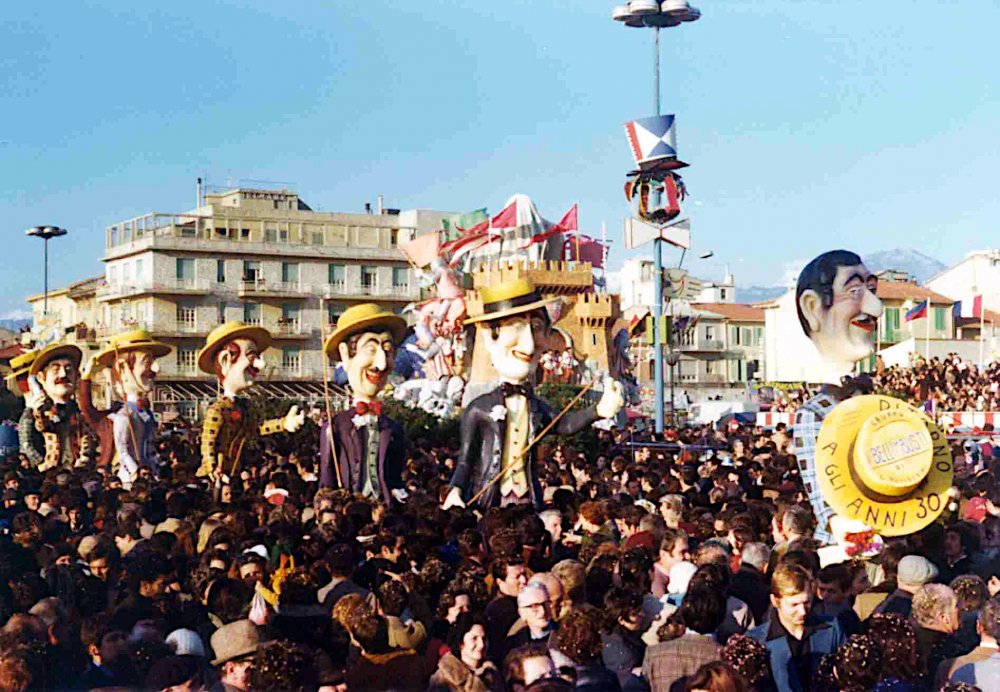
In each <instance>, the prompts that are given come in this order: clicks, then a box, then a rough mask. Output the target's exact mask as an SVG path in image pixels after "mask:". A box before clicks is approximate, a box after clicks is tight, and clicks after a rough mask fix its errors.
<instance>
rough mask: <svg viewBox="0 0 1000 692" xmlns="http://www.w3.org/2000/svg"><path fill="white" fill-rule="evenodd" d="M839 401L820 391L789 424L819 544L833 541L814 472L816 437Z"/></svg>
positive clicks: (828, 514) (827, 511)
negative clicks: (791, 425) (793, 423)
mask: <svg viewBox="0 0 1000 692" xmlns="http://www.w3.org/2000/svg"><path fill="white" fill-rule="evenodd" d="M839 403H840V399H839V398H837V397H836V396H834V395H833V393H832V392H829V391H822V392H820V393H819V394H817V395H816V396H814V397H813V398H811V399H809V401H807V402H806V403H804V404H803V405H802V406H801V407H800V408H799V409H798V410H797V411H796V412H795V425H794V427H793V433H794V438H793V439H792V447H793V450H794V452H795V458H796V460H797V461H798V464H799V475H800V476H801V478H802V484H803V486H805V490H806V495H808V497H809V504H810V505H811V506H812V510H813V514H815V515H816V532H815V534H814V536H815V538H816V540H818V541H819V542H820V543H823V544H830V543H833V542H834V540H833V534H831V533H830V532H829V531H828V530H827V527H828V525H829V523H830V517H832V516H833V508H831V507H830V505H828V504H827V503H826V500H824V499H823V493H822V492H820V489H819V478H818V476H817V475H816V439H817V438H818V437H819V431H820V428H822V427H823V420H824V419H825V418H826V417H827V415H828V414H829V413H830V411H832V410H833V409H834V407H836V406H837V404H839Z"/></svg>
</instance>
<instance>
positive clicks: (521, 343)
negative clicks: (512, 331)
mask: <svg viewBox="0 0 1000 692" xmlns="http://www.w3.org/2000/svg"><path fill="white" fill-rule="evenodd" d="M517 350H518V351H520V352H521V353H524V354H527V355H529V356H532V355H534V354H535V336H534V334H532V333H531V322H528V321H527V320H525V321H524V322H523V323H522V325H521V331H520V333H519V334H518V335H517Z"/></svg>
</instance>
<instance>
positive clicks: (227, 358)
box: [215, 347, 233, 373]
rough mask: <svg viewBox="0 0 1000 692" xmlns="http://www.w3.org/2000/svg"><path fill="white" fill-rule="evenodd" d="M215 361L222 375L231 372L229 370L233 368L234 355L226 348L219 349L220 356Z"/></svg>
mask: <svg viewBox="0 0 1000 692" xmlns="http://www.w3.org/2000/svg"><path fill="white" fill-rule="evenodd" d="M215 361H216V362H217V363H218V364H219V370H220V371H221V372H222V373H226V372H228V371H229V368H231V367H232V366H233V353H232V351H230V350H229V349H228V348H226V347H222V348H221V349H219V355H217V356H216V357H215Z"/></svg>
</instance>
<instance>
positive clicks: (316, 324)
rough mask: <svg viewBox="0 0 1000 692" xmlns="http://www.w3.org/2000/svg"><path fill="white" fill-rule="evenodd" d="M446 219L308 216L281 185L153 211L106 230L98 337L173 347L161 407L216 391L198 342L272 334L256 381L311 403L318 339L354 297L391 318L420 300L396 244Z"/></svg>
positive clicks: (319, 366) (318, 373)
mask: <svg viewBox="0 0 1000 692" xmlns="http://www.w3.org/2000/svg"><path fill="white" fill-rule="evenodd" d="M445 215H447V212H435V211H428V210H407V211H399V210H393V209H389V210H381V209H379V210H377V211H375V212H373V213H360V214H353V213H340V212H320V211H313V210H312V209H310V207H309V206H308V205H307V204H306V203H305V202H303V201H302V200H301V199H299V197H298V195H297V194H296V193H295V192H292V191H289V190H260V189H245V188H240V189H233V190H227V191H225V192H220V193H217V194H208V195H206V196H205V198H204V202H203V203H202V204H201V206H199V207H198V208H197V209H195V210H194V211H190V212H185V213H180V214H161V213H151V214H146V215H145V216H141V217H137V218H134V219H129V220H127V221H123V222H121V223H117V224H114V225H112V226H110V227H108V228H107V230H106V235H105V253H104V257H103V261H104V262H105V269H106V271H105V277H104V282H103V284H102V285H101V286H100V287H99V288H97V291H96V294H97V295H96V300H97V304H98V309H97V337H98V338H99V339H105V338H107V337H108V336H110V335H111V334H114V333H116V332H118V331H121V330H123V329H129V328H137V327H144V328H146V329H148V330H149V331H150V332H152V334H153V335H154V336H156V337H157V338H159V339H162V340H165V341H167V342H168V343H170V344H171V345H173V346H174V347H175V351H174V352H173V353H171V354H170V355H168V356H166V357H165V358H163V359H162V361H161V366H162V372H161V375H160V378H159V381H160V384H161V386H160V387H158V389H157V393H158V397H157V398H158V399H159V403H161V404H165V405H176V407H177V408H178V409H179V410H182V411H183V410H184V409H188V410H187V411H186V412H187V413H191V411H190V408H191V407H192V402H195V401H204V400H207V399H210V398H211V397H212V396H213V395H214V386H212V383H211V382H210V380H209V378H207V377H206V376H205V375H204V374H203V373H201V372H199V371H198V369H197V365H196V359H197V353H198V350H199V349H200V348H201V346H202V344H203V343H204V340H205V336H206V335H207V334H208V333H209V332H210V331H211V330H212V329H214V328H215V327H216V326H218V325H220V324H222V323H224V322H227V321H231V320H240V321H243V322H247V323H250V324H258V325H261V326H263V327H265V328H267V329H268V330H269V331H270V332H271V333H272V334H273V335H274V342H273V344H272V346H271V348H270V349H268V351H267V352H266V353H265V354H264V359H265V362H266V367H265V369H264V371H263V372H262V375H261V378H260V386H261V387H263V388H264V389H265V391H267V390H271V393H272V394H273V395H275V396H290V397H307V398H311V397H315V396H316V395H317V394H318V393H321V389H318V388H317V385H318V383H320V382H321V381H322V376H323V357H322V335H323V334H324V333H329V331H330V329H331V328H332V325H334V324H335V323H336V321H337V318H338V317H339V316H340V314H341V313H342V312H343V311H344V310H345V309H346V308H347V307H349V306H350V305H352V304H355V303H359V302H369V301H374V302H378V303H380V304H382V305H384V306H386V307H387V308H390V309H391V310H393V311H395V312H397V313H399V312H402V310H403V308H404V307H405V306H406V305H407V304H408V303H411V302H414V301H418V300H419V299H420V297H421V290H420V286H419V285H418V282H417V279H416V277H415V276H414V272H413V270H412V269H411V267H410V266H409V265H408V264H407V261H406V259H405V258H404V257H403V255H402V253H401V252H400V251H399V249H398V248H397V242H398V241H399V240H400V239H401V238H404V239H405V238H407V237H409V236H411V235H413V234H415V233H419V232H422V231H426V230H430V229H433V228H440V225H441V218H443V217H444V216H445Z"/></svg>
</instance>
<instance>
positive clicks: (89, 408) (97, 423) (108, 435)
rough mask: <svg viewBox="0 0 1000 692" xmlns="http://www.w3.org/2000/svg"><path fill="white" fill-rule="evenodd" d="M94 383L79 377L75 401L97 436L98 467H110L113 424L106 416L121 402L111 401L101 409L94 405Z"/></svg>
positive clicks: (112, 447)
mask: <svg viewBox="0 0 1000 692" xmlns="http://www.w3.org/2000/svg"><path fill="white" fill-rule="evenodd" d="M93 387H94V383H93V382H91V381H90V378H87V377H85V378H81V379H80V386H79V390H78V391H77V393H76V400H77V403H78V404H79V405H80V415H82V416H83V420H84V421H86V423H87V425H88V426H90V430H91V432H93V434H94V436H95V437H96V438H97V444H98V446H99V447H100V454H99V456H98V457H97V466H98V467H110V466H111V461H112V459H114V456H115V426H114V423H112V422H111V419H110V418H108V416H109V415H110V414H112V413H114V412H115V411H117V410H118V409H119V408H120V407H121V404H119V403H117V402H116V403H113V404H112V405H111V408H109V409H107V410H101V409H99V408H96V407H95V406H94V399H93Z"/></svg>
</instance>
